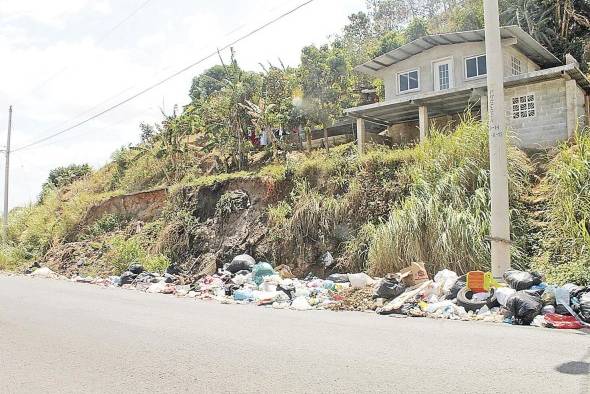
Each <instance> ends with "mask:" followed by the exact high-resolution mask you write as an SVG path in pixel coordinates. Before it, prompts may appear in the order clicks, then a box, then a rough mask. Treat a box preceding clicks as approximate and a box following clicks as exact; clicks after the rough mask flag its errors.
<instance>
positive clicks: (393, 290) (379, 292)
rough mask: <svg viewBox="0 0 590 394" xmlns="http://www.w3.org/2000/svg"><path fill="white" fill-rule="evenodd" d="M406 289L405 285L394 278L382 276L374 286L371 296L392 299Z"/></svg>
mask: <svg viewBox="0 0 590 394" xmlns="http://www.w3.org/2000/svg"><path fill="white" fill-rule="evenodd" d="M404 291H406V286H405V285H404V284H403V283H400V282H399V281H398V280H397V279H396V278H391V277H390V278H387V277H385V278H383V279H381V282H379V284H378V285H377V286H376V287H375V292H374V293H373V298H387V299H388V300H391V299H394V298H395V297H397V296H399V295H401V294H402V293H403V292H404Z"/></svg>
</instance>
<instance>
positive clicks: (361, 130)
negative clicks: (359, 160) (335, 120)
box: [356, 118, 367, 155]
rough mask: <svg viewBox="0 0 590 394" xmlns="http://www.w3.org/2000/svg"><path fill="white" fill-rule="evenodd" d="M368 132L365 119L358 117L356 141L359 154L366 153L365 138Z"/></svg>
mask: <svg viewBox="0 0 590 394" xmlns="http://www.w3.org/2000/svg"><path fill="white" fill-rule="evenodd" d="M366 138H367V134H366V131H365V120H364V119H362V118H356V141H357V144H358V150H359V155H362V154H364V153H365V140H366Z"/></svg>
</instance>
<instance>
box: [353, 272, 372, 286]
mask: <svg viewBox="0 0 590 394" xmlns="http://www.w3.org/2000/svg"><path fill="white" fill-rule="evenodd" d="M348 281H349V282H350V285H351V286H352V287H353V288H355V289H362V288H363V287H367V286H370V285H372V284H374V283H375V280H374V279H373V278H371V277H370V276H369V275H367V274H365V273H364V272H359V273H358V274H348Z"/></svg>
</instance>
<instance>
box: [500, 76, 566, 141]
mask: <svg viewBox="0 0 590 394" xmlns="http://www.w3.org/2000/svg"><path fill="white" fill-rule="evenodd" d="M528 94H534V95H535V112H536V115H535V116H534V117H532V118H528V117H527V118H523V119H513V118H512V98H513V97H520V96H525V95H528ZM505 100H506V101H505V102H506V106H505V109H506V116H507V117H508V122H507V125H508V126H509V128H510V129H511V131H512V133H513V136H514V142H515V144H516V145H517V146H520V147H522V148H529V149H539V148H547V147H550V146H554V145H556V144H557V143H558V142H561V141H565V140H567V138H568V133H567V105H566V95H565V81H564V80H563V79H556V80H552V81H544V82H539V83H534V84H529V85H524V86H517V87H512V88H507V89H506V90H505Z"/></svg>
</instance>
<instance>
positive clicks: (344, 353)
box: [0, 276, 590, 393]
mask: <svg viewBox="0 0 590 394" xmlns="http://www.w3.org/2000/svg"><path fill="white" fill-rule="evenodd" d="M589 363H590V334H589V333H588V332H580V331H567V330H549V329H540V328H534V327H512V326H509V325H505V324H492V323H482V322H457V321H439V320H433V319H425V318H423V319H420V318H412V319H410V318H407V319H403V318H393V317H385V316H378V315H375V314H370V313H360V312H330V311H307V312H296V311H290V310H273V309H267V308H263V307H256V306H250V305H247V306H240V305H222V304H218V303H214V302H205V301H196V300H194V299H186V298H176V297H173V296H166V295H161V294H145V293H139V292H135V291H128V290H122V289H113V288H100V287H98V286H94V285H86V284H80V283H71V282H67V281H58V280H49V279H39V278H29V277H5V276H0V393H31V392H33V393H53V392H60V393H65V392H71V393H82V392H93V393H94V392H96V393H115V392H126V393H129V392H152V393H155V392H191V393H208V392H211V393H218V392H226V393H242V392H257V393H266V392H274V393H277V392H278V393H284V392H288V393H290V392H306V393H310V392H313V393H320V392H326V393H328V392H329V393H336V392H355V393H359V392H371V393H375V392H387V393H394V392H399V393H407V392H453V393H462V392H466V393H474V392H490V393H498V392H519V393H557V392H558V393H590V374H589V373H590V371H589V365H590V364H589Z"/></svg>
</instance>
